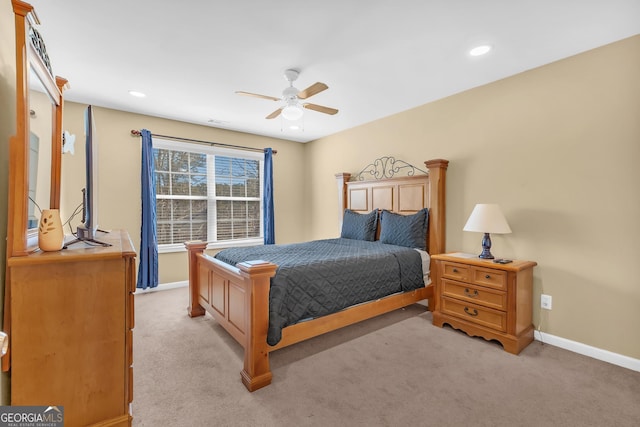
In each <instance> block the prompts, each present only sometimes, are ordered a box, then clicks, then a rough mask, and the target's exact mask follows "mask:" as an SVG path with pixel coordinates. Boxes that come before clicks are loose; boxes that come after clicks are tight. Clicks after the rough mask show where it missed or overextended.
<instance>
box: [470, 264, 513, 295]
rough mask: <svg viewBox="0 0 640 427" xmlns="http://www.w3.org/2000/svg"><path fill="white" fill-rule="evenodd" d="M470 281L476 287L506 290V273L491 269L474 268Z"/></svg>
mask: <svg viewBox="0 0 640 427" xmlns="http://www.w3.org/2000/svg"><path fill="white" fill-rule="evenodd" d="M472 274H473V276H472V279H471V280H472V281H473V283H475V284H477V285H482V286H488V287H491V288H495V289H500V290H506V289H507V273H506V272H504V271H501V270H494V269H492V268H480V267H474V268H473V270H472Z"/></svg>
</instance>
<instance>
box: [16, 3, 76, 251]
mask: <svg viewBox="0 0 640 427" xmlns="http://www.w3.org/2000/svg"><path fill="white" fill-rule="evenodd" d="M11 3H12V5H13V12H14V15H15V31H16V134H15V136H13V137H11V138H10V139H9V188H10V191H9V200H8V202H9V213H8V218H7V221H8V225H7V257H13V256H24V255H28V254H29V253H31V252H34V251H35V250H36V249H37V248H38V230H37V228H32V229H29V227H28V221H29V218H28V206H29V154H30V153H29V151H30V150H29V132H30V123H29V121H30V114H29V113H30V107H29V87H30V85H29V78H30V72H33V73H35V75H37V76H38V78H39V79H40V81H41V82H42V85H43V86H44V89H45V90H46V92H47V94H48V96H49V98H50V99H51V101H52V103H51V105H52V115H51V116H52V123H51V181H50V183H51V190H50V200H49V206H45V207H42V208H43V209H59V207H60V169H61V163H62V104H63V97H62V93H63V91H64V89H65V88H66V85H67V80H65V79H63V78H61V77H54V76H53V74H52V72H51V68H50V66H49V57H48V55H47V52H46V49H45V47H44V42H43V41H42V38H41V37H40V36H39V33H38V32H37V31H36V30H35V28H34V27H35V26H36V25H38V24H40V21H39V19H38V17H37V15H36V13H35V10H34V8H33V6H31V5H30V4H28V3H25V2H23V1H20V0H11Z"/></svg>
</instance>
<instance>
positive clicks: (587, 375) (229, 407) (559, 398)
mask: <svg viewBox="0 0 640 427" xmlns="http://www.w3.org/2000/svg"><path fill="white" fill-rule="evenodd" d="M187 301H188V295H187V288H180V289H174V290H170V291H161V292H154V293H147V294H141V295H136V298H135V302H136V327H135V330H134V401H133V416H134V420H133V425H134V426H154V427H155V426H342V425H345V426H347V425H348V426H474V427H476V426H565V427H566V426H638V425H640V373H639V372H634V371H631V370H628V369H624V368H620V367H617V366H614V365H610V364H607V363H604V362H600V361H596V360H593V359H590V358H588V357H584V356H580V355H577V354H575V353H571V352H568V351H566V350H562V349H559V348H557V347H553V346H550V345H543V344H541V343H539V342H534V343H532V344H531V345H529V346H528V347H527V348H526V349H525V350H524V351H523V352H522V353H521V354H520V356H514V355H511V354H508V353H506V352H504V351H502V347H501V346H500V345H499V344H497V343H494V342H487V341H485V340H483V339H480V338H470V337H468V336H467V335H466V334H464V333H461V332H459V331H455V330H454V329H451V328H450V327H445V328H442V329H441V328H437V327H435V326H433V325H431V314H430V313H429V312H426V311H425V310H424V307H423V306H421V305H414V306H412V307H409V308H407V309H404V310H398V311H396V312H393V313H390V314H388V315H384V316H380V317H378V318H375V319H372V320H370V321H366V322H363V323H360V324H358V325H354V326H351V327H348V328H345V329H342V330H340V331H336V332H333V333H330V334H327V335H324V336H322V337H318V338H315V339H312V340H309V341H307V342H304V343H300V344H297V345H295V346H292V347H289V348H285V349H282V350H279V351H277V352H275V353H273V354H272V355H271V368H272V371H273V382H272V384H271V385H270V386H268V387H265V388H263V389H260V390H258V391H256V392H254V393H249V392H248V391H247V390H246V389H245V388H244V386H243V385H242V383H241V382H240V370H241V369H242V348H241V347H240V346H239V345H238V344H237V343H236V342H235V341H233V339H231V338H230V336H229V335H228V334H227V333H226V332H225V331H224V330H223V329H222V328H220V327H219V326H218V325H217V324H216V322H215V321H214V320H213V319H212V318H211V317H210V316H208V315H207V316H206V317H200V318H196V319H191V318H189V317H188V316H187V313H186V306H187Z"/></svg>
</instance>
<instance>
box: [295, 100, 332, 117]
mask: <svg viewBox="0 0 640 427" xmlns="http://www.w3.org/2000/svg"><path fill="white" fill-rule="evenodd" d="M302 106H303V107H304V108H306V109H309V110H313V111H318V112H320V113H325V114H331V115H332V116H333V115H334V114H336V113H337V112H338V110H336V109H335V108H331V107H324V106H322V105H317V104H309V103H306V104H302Z"/></svg>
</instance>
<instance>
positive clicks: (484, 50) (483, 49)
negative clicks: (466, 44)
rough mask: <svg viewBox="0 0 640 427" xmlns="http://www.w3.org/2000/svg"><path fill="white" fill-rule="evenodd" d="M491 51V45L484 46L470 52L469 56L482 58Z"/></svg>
mask: <svg viewBox="0 0 640 427" xmlns="http://www.w3.org/2000/svg"><path fill="white" fill-rule="evenodd" d="M490 50H491V45H488V44H483V45H480V46H476V47H474V48H473V49H471V50H470V51H469V55H471V56H481V55H485V54H486V53H488V52H489V51H490Z"/></svg>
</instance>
